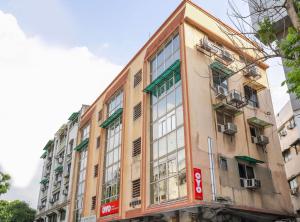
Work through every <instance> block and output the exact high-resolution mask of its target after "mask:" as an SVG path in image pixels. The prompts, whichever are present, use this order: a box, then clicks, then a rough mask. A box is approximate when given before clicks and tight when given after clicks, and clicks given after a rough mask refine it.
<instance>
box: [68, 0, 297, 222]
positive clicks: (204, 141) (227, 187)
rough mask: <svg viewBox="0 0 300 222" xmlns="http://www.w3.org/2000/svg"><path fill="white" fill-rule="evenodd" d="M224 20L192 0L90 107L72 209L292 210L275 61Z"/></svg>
mask: <svg viewBox="0 0 300 222" xmlns="http://www.w3.org/2000/svg"><path fill="white" fill-rule="evenodd" d="M220 26H221V27H225V28H226V29H228V30H230V31H231V32H233V33H235V34H237V33H236V31H234V30H233V29H232V28H230V27H229V26H227V25H226V24H224V23H223V22H221V21H220V20H218V19H217V18H215V17H213V16H212V15H211V14H209V13H208V12H206V11H204V10H203V9H201V8H200V7H198V6H197V5H195V4H194V3H192V2H190V1H183V2H182V3H181V4H180V5H179V6H178V7H177V9H176V10H175V11H174V12H173V13H172V14H171V16H170V17H169V18H168V19H167V20H166V21H165V22H164V23H163V24H162V26H161V27H160V28H159V29H158V30H157V32H156V33H155V34H154V35H153V36H152V37H151V38H150V39H149V40H148V42H147V43H146V44H145V45H144V46H143V47H142V48H141V49H140V50H139V51H138V53H137V54H136V55H135V56H134V57H133V59H132V60H131V61H130V62H129V63H128V64H127V65H126V66H125V68H124V69H123V70H122V71H121V73H120V74H119V75H118V76H117V77H116V78H115V80H114V81H113V82H112V83H111V84H110V85H109V86H108V87H107V88H106V89H105V91H104V92H102V94H101V95H100V96H99V97H98V98H97V99H96V101H95V102H94V103H93V104H92V105H91V106H90V108H89V109H88V110H87V111H86V112H85V114H84V115H83V116H82V118H81V121H80V126H79V130H78V137H77V146H76V148H75V150H76V151H77V152H76V154H75V161H74V172H73V180H72V186H71V187H72V189H71V203H70V205H69V207H70V210H69V221H199V220H200V221H202V220H203V221H204V220H210V221H273V220H276V219H282V218H285V219H286V218H289V217H290V216H291V215H292V213H293V210H292V205H291V199H290V195H289V188H288V183H287V181H286V179H285V178H286V174H285V171H284V163H283V159H282V156H281V150H280V144H279V139H278V136H277V134H276V131H277V129H276V124H275V117H274V113H273V106H272V102H271V96H270V90H269V86H268V80H267V76H266V69H267V65H266V64H264V63H258V64H257V65H256V66H251V67H249V69H248V70H247V71H244V72H238V73H236V72H235V70H238V67H240V66H242V65H244V63H245V62H247V61H254V60H255V54H254V53H253V52H252V51H251V49H249V50H244V51H239V50H238V49H237V48H236V47H235V46H234V44H232V43H231V41H230V39H229V37H228V35H226V34H225V33H224V32H222V31H221V29H220ZM236 38H238V41H241V42H242V43H243V45H249V46H251V47H253V43H252V42H251V41H249V40H248V39H246V38H245V37H243V36H242V35H236ZM251 47H249V48H251ZM274 132H275V133H274Z"/></svg>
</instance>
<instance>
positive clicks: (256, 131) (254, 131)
mask: <svg viewBox="0 0 300 222" xmlns="http://www.w3.org/2000/svg"><path fill="white" fill-rule="evenodd" d="M262 134H263V129H262V128H259V127H255V126H250V135H251V139H252V142H253V141H254V140H253V139H254V138H255V137H258V136H260V135H262Z"/></svg>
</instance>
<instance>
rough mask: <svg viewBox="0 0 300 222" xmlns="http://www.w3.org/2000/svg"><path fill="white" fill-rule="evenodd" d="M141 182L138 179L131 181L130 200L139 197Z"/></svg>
mask: <svg viewBox="0 0 300 222" xmlns="http://www.w3.org/2000/svg"><path fill="white" fill-rule="evenodd" d="M140 190H141V181H140V179H137V180H134V181H132V198H136V197H139V196H140V195H141V191H140Z"/></svg>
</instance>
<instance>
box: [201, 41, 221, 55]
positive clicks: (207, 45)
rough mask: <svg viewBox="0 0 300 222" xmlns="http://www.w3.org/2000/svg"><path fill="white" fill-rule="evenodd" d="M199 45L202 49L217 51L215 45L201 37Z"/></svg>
mask: <svg viewBox="0 0 300 222" xmlns="http://www.w3.org/2000/svg"><path fill="white" fill-rule="evenodd" d="M201 46H202V48H203V49H204V50H206V51H208V52H211V53H217V50H216V48H215V45H214V44H213V43H212V42H210V41H209V40H207V39H202V41H201Z"/></svg>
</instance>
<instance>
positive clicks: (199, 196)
mask: <svg viewBox="0 0 300 222" xmlns="http://www.w3.org/2000/svg"><path fill="white" fill-rule="evenodd" d="M194 192H195V199H196V200H203V192H202V174H201V170H200V169H198V168H194Z"/></svg>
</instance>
